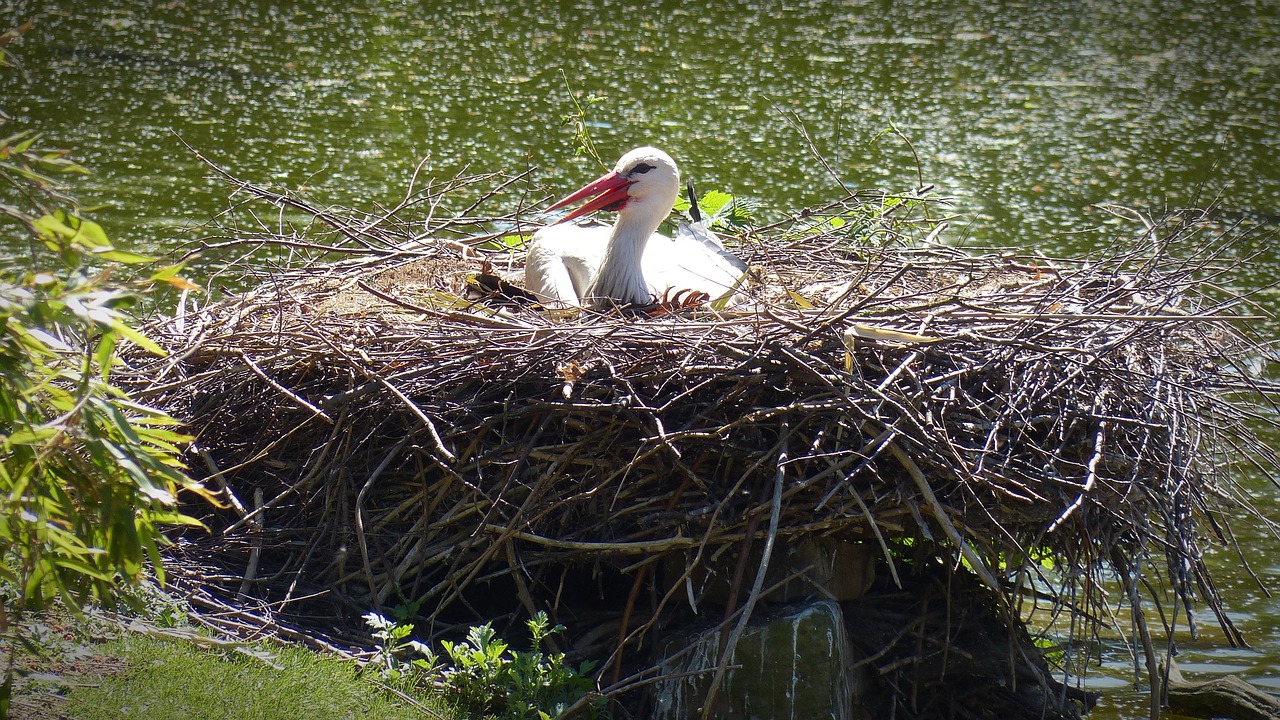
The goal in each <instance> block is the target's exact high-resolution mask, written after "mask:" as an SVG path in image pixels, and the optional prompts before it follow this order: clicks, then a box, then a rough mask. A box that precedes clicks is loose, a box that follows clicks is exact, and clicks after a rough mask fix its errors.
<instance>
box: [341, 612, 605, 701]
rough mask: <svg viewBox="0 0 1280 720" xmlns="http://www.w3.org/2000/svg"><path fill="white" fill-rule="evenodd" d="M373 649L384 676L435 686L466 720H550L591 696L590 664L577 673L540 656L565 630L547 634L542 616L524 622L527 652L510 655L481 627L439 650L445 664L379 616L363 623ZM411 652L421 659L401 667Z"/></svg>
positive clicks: (559, 656) (559, 657) (553, 657)
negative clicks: (370, 631)
mask: <svg viewBox="0 0 1280 720" xmlns="http://www.w3.org/2000/svg"><path fill="white" fill-rule="evenodd" d="M364 618H365V622H366V623H368V625H369V627H370V628H372V629H373V637H374V639H375V640H376V641H377V647H378V660H379V664H380V665H381V666H382V667H383V673H384V676H389V677H396V678H402V677H405V676H408V675H415V674H416V675H417V676H418V677H419V678H421V679H423V680H425V681H426V682H429V683H431V684H435V685H438V686H439V688H440V690H441V692H442V693H443V694H444V696H445V697H446V698H447V699H448V700H449V701H450V702H451V703H453V705H454V706H455V707H457V709H458V710H459V711H460V712H462V713H463V714H465V715H466V716H468V717H483V716H492V717H496V718H501V719H502V720H551V719H552V718H556V717H559V716H561V715H562V714H563V713H564V712H565V711H566V710H567V709H568V708H569V707H570V706H572V705H574V704H575V703H577V702H578V701H579V700H580V699H581V698H583V697H586V696H588V695H590V694H592V693H594V692H595V684H594V683H593V682H592V680H591V678H590V677H589V673H590V672H591V670H592V669H593V668H594V667H595V663H592V662H589V661H588V662H584V663H582V664H581V665H579V666H578V667H577V668H574V667H573V666H572V665H569V664H566V663H565V658H564V653H550V654H548V653H544V652H543V650H542V644H543V642H545V641H546V639H547V638H548V637H549V636H551V635H552V634H554V633H557V632H561V631H563V630H564V626H563V625H556V626H555V627H552V626H551V624H550V621H549V620H548V619H547V614H546V613H545V612H539V613H538V614H536V615H534V616H533V617H532V618H530V619H529V620H528V621H527V623H526V624H527V626H528V628H529V635H530V640H531V649H530V650H529V651H528V652H523V651H520V650H513V649H511V647H510V646H509V645H508V644H507V643H506V642H505V641H503V640H502V639H501V638H499V637H498V636H497V633H495V632H494V630H493V627H492V626H491V625H490V624H488V623H486V624H484V625H480V626H477V627H472V628H471V629H470V631H469V632H468V633H467V637H466V639H465V640H462V641H459V642H456V643H455V642H449V641H447V640H445V641H442V642H441V643H440V645H441V647H443V648H444V652H445V655H446V656H447V657H448V662H442V661H441V658H440V656H438V655H437V654H436V653H434V652H433V651H432V650H431V649H430V648H429V647H427V646H425V645H423V644H422V643H419V642H416V641H414V640H410V639H409V635H410V634H411V633H412V632H413V626H412V625H409V624H406V623H403V622H395V621H391V620H388V619H387V618H384V617H382V616H381V615H378V614H377V613H369V614H368V615H365V616H364ZM407 651H413V652H415V653H417V654H418V655H421V656H422V657H420V658H416V659H413V660H408V661H406V660H405V659H404V657H403V656H404V655H406V654H407ZM603 706H604V701H603V698H596V699H594V700H592V701H591V702H589V703H587V704H586V707H585V709H584V710H583V711H582V717H587V718H594V717H600V716H601V714H602V711H603Z"/></svg>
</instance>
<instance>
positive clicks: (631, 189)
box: [547, 147, 680, 222]
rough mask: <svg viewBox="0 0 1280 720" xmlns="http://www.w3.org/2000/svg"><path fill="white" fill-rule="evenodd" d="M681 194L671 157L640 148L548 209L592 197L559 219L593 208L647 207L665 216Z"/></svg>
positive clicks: (563, 219)
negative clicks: (610, 169)
mask: <svg viewBox="0 0 1280 720" xmlns="http://www.w3.org/2000/svg"><path fill="white" fill-rule="evenodd" d="M679 193H680V171H679V170H678V169H677V168H676V161H675V160H672V159H671V156H670V155H668V154H666V153H664V152H662V151H661V150H659V149H657V148H652V147H641V148H636V149H635V150H632V151H631V152H629V153H627V154H626V155H623V156H622V158H621V159H619V160H618V164H617V165H614V166H613V170H612V171H610V172H607V173H605V174H604V175H602V176H600V177H599V178H597V179H596V180H594V181H592V182H590V183H588V184H586V185H584V186H583V187H582V188H580V189H579V190H578V191H576V192H574V193H573V194H572V195H569V196H568V197H566V198H565V199H563V200H561V201H559V202H557V203H556V204H555V205H552V206H551V207H549V208H547V210H549V211H550V210H558V209H560V208H562V207H565V206H566V205H571V204H573V203H575V202H577V201H579V200H582V199H584V198H588V197H590V198H594V199H592V200H590V201H589V202H586V203H584V204H583V205H582V206H581V207H579V208H577V209H576V210H573V211H572V212H570V213H569V214H568V215H565V216H564V217H563V218H561V219H560V220H559V221H558V222H565V221H566V220H572V219H574V218H577V217H581V216H583V215H586V214H587V213H590V212H595V211H596V210H608V211H612V212H624V211H628V212H636V211H637V210H642V209H643V210H647V211H649V212H651V213H653V214H654V215H660V216H661V217H663V218H665V217H666V216H667V214H668V213H670V212H671V208H672V206H674V205H675V202H676V196H677V195H679Z"/></svg>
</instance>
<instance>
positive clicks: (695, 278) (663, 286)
mask: <svg viewBox="0 0 1280 720" xmlns="http://www.w3.org/2000/svg"><path fill="white" fill-rule="evenodd" d="M642 265H643V268H644V276H645V279H646V280H647V281H648V282H649V287H650V289H651V290H652V291H653V294H654V295H655V296H657V297H662V295H663V294H664V293H666V292H667V291H668V290H677V291H678V290H698V291H701V292H705V293H706V294H708V295H710V296H711V298H712V299H713V300H716V299H719V298H721V297H724V296H726V295H728V294H730V293H731V292H732V291H733V290H734V288H735V287H736V286H737V285H738V282H739V280H740V279H741V278H742V276H743V274H745V273H746V272H747V264H746V263H745V262H743V261H742V260H741V259H740V258H738V257H737V256H736V255H734V254H733V253H731V252H729V251H728V250H726V249H725V247H724V243H723V242H721V240H720V238H718V237H716V234H715V233H713V232H711V231H710V230H708V229H707V228H706V227H705V226H704V225H702V223H685V222H681V223H680V226H679V229H678V230H677V232H676V237H675V239H674V240H673V239H670V238H667V237H664V236H661V235H655V236H653V237H652V238H650V240H649V244H648V246H647V247H646V248H645V253H644V259H643V260H642Z"/></svg>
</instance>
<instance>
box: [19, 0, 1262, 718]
mask: <svg viewBox="0 0 1280 720" xmlns="http://www.w3.org/2000/svg"><path fill="white" fill-rule="evenodd" d="M635 5H639V4H635ZM790 5H794V7H791V6H790ZM26 19H33V20H34V21H35V27H34V28H33V29H32V30H31V31H30V32H29V33H28V35H27V36H26V37H25V38H24V39H23V40H22V41H20V42H19V43H17V45H16V48H15V49H16V50H17V52H18V53H19V55H20V58H21V60H22V67H21V69H20V71H18V72H10V73H8V74H7V75H6V76H5V77H6V80H5V85H4V90H3V94H2V95H0V107H4V109H6V110H7V111H8V112H10V113H11V114H12V115H14V117H15V122H14V124H16V125H19V126H27V125H30V126H34V127H38V128H41V129H43V130H44V131H46V132H47V134H48V136H49V137H50V138H52V139H54V140H55V141H56V142H57V143H59V144H61V145H64V146H66V147H69V148H71V149H72V150H73V152H74V155H75V157H76V158H78V159H79V160H81V161H82V162H83V163H84V164H86V165H87V166H89V167H91V168H92V169H93V170H94V174H93V175H91V176H89V177H88V178H85V179H83V180H79V181H77V182H76V185H75V191H76V193H77V194H78V195H79V196H80V197H81V198H82V199H83V200H84V201H85V203H86V204H90V205H92V204H98V203H106V207H105V208H103V209H102V210H100V211H98V212H97V213H96V215H95V217H96V218H97V219H99V220H101V221H102V222H103V223H104V224H105V225H106V226H107V229H108V232H109V233H110V234H111V235H112V236H113V237H115V238H117V239H119V240H121V241H122V242H123V244H126V245H129V246H131V247H133V248H139V249H144V250H163V249H165V248H168V247H171V246H172V244H173V242H174V238H175V237H176V236H178V231H179V230H180V229H181V228H184V227H189V226H192V225H197V224H200V223H202V222H204V221H206V220H207V219H208V218H209V217H211V216H212V215H214V214H215V213H217V212H218V211H219V210H221V209H222V208H224V207H225V206H226V197H227V192H228V191H227V187H226V186H225V185H224V184H223V183H222V182H221V181H219V180H216V179H212V178H210V177H209V172H208V170H207V168H205V167H204V166H203V165H202V164H201V163H200V162H199V161H198V160H197V159H196V158H195V157H194V156H193V155H192V153H191V152H190V151H188V150H187V149H186V148H185V147H184V145H183V143H184V142H185V143H188V144H190V145H191V146H192V147H194V148H196V149H197V150H199V151H200V152H202V153H204V154H205V155H207V156H209V157H210V158H211V159H213V160H214V161H216V162H218V163H219V164H221V165H222V166H223V167H225V168H227V169H228V170H230V171H231V172H232V173H233V174H235V175H237V176H238V177H241V178H244V179H246V180H252V181H255V182H260V183H267V184H273V185H277V186H280V187H287V188H298V187H303V186H306V187H309V188H310V192H311V193H312V195H313V196H314V197H316V198H319V199H322V200H323V201H325V202H329V203H336V204H340V205H345V206H351V207H359V208H371V207H373V206H374V204H375V203H379V204H384V205H385V204H388V203H394V202H395V201H396V200H397V199H399V197H400V196H402V194H403V192H404V189H405V187H406V186H407V185H408V183H409V179H410V177H411V176H412V175H413V173H414V171H415V168H416V166H417V165H418V163H419V161H421V160H422V159H423V158H424V157H425V158H428V162H427V164H426V166H425V169H424V170H423V173H424V174H425V175H429V176H435V177H440V178H443V177H448V176H452V175H455V174H458V173H464V172H489V171H520V170H523V169H525V168H527V167H530V166H534V167H536V168H537V169H536V170H535V172H534V173H533V175H532V178H533V182H534V186H535V188H536V189H537V190H538V191H539V192H541V193H545V194H548V195H550V194H557V193H562V192H563V191H564V190H567V189H571V188H572V187H577V184H578V183H580V182H581V181H583V180H585V179H587V178H589V177H594V176H595V175H596V174H598V168H597V167H596V166H595V165H594V164H593V163H592V162H591V161H590V160H588V159H586V158H584V157H578V156H575V147H576V143H575V138H574V133H573V131H572V128H571V127H569V126H567V125H566V124H565V122H564V118H565V117H566V116H569V115H572V114H574V113H575V112H577V111H578V110H579V109H580V110H581V111H582V112H583V113H584V117H585V120H586V121H587V128H588V129H589V132H590V134H591V136H592V138H593V139H594V142H595V144H596V145H597V147H598V148H599V149H600V153H601V155H603V156H604V157H605V158H606V159H607V160H608V161H609V162H612V158H614V157H616V156H617V155H619V154H621V152H623V151H625V150H627V149H630V148H631V147H634V146H637V145H640V144H654V145H659V146H661V147H663V148H664V149H666V150H667V151H669V152H670V153H671V154H672V155H673V156H674V157H676V158H677V160H678V161H679V162H680V163H681V167H682V170H683V171H684V173H685V175H686V176H689V177H691V178H693V179H694V180H696V182H697V183H698V185H699V187H701V188H703V189H712V188H716V189H723V190H727V191H729V192H732V193H735V194H737V195H739V196H742V197H749V198H754V199H757V200H759V201H760V202H761V203H762V205H763V207H764V210H763V213H764V214H765V215H766V216H768V215H770V214H775V215H781V214H783V213H786V212H789V211H791V210H794V209H797V208H800V207H805V206H816V205H820V204H822V203H824V202H825V201H828V200H831V199H834V198H836V197H839V196H840V195H841V194H842V191H841V190H840V185H841V183H843V184H844V185H846V186H848V187H854V188H878V189H885V190H891V191H903V190H909V189H912V188H914V187H915V186H916V184H917V182H918V181H917V177H918V176H919V177H922V178H923V179H924V181H925V182H926V183H931V184H934V185H936V187H937V191H938V192H939V193H941V194H943V195H946V196H950V197H952V198H953V199H954V203H955V207H956V210H957V211H958V212H960V213H962V214H963V216H964V217H965V218H966V221H965V222H964V223H963V224H958V225H956V226H953V227H952V229H951V230H950V237H948V238H946V239H947V240H948V241H949V242H952V243H957V244H959V243H970V244H976V245H1000V246H1012V247H1016V248H1021V249H1024V250H1028V251H1031V250H1039V251H1042V252H1045V253H1046V254H1049V255H1068V254H1070V255H1078V254H1083V253H1089V252H1092V251H1096V250H1099V249H1103V248H1105V247H1107V246H1108V245H1109V244H1110V243H1112V242H1113V241H1114V240H1115V239H1116V238H1117V237H1120V236H1122V235H1125V234H1128V233H1132V232H1133V231H1134V230H1135V228H1134V227H1133V226H1131V225H1125V224H1121V223H1119V222H1118V221H1117V220H1116V219H1115V218H1114V217H1113V216H1112V215H1111V214H1108V213H1106V212H1104V211H1102V210H1101V209H1100V208H1101V207H1102V206H1104V205H1106V204H1108V203H1116V204H1120V205H1124V206H1129V207H1133V208H1137V209H1139V210H1141V211H1144V212H1147V213H1150V214H1152V215H1156V216H1158V215H1160V214H1161V213H1162V212H1163V211H1164V210H1165V209H1167V208H1177V207H1184V206H1189V205H1201V206H1202V205H1206V204H1208V203H1210V202H1217V203H1218V207H1219V208H1220V209H1221V210H1222V211H1223V217H1224V218H1226V219H1228V220H1244V221H1245V222H1246V223H1250V224H1257V225H1259V226H1260V227H1262V229H1263V230H1266V229H1267V226H1268V225H1274V224H1275V223H1277V222H1280V161H1278V160H1280V159H1278V158H1277V148H1278V147H1280V4H1277V3H1275V2H1272V1H1267V0H1259V1H1258V2H1208V1H1204V2H1195V1H1183V2H1170V1H1169V0H1132V1H1124V0H1093V1H1091V2H1078V1H1060V2H1047V3H1046V2H1026V3H1018V2H937V1H936V0H934V1H930V2H921V1H916V0H898V1H895V2H889V1H888V0H881V1H872V0H847V1H845V2H820V1H817V0H813V1H811V2H801V3H793V4H789V6H786V7H784V6H783V5H782V4H781V3H776V2H760V3H742V2H734V1H732V0H729V1H726V2H719V3H696V4H692V5H685V4H682V3H676V2H663V3H660V4H656V5H649V6H639V7H633V6H632V4H628V3H625V2H620V1H600V2H588V1H587V0H578V1H576V2H570V1H564V0H562V1H560V2H545V3H537V4H522V5H521V6H520V7H515V6H508V5H506V4H504V3H499V2H487V1H481V0H469V1H464V2H457V3H431V2H393V1H391V0H386V1H385V2H336V1H334V0H305V1H303V2H293V3H276V2H269V1H267V0H228V1H227V2H223V3H202V2H195V1H194V0H171V1H169V2H162V1H156V0H153V1H151V2H144V1H142V0H132V1H127V0H94V1H93V2H88V1H73V0H48V1H45V2H34V1H30V2H23V1H21V0H19V1H18V2H16V3H15V2H9V3H7V4H6V5H5V6H4V7H3V10H0V23H2V24H3V25H4V27H5V28H7V27H13V26H16V25H17V24H18V23H20V22H21V21H23V20H26ZM817 156H820V157H821V158H822V161H819V160H818V159H817ZM828 168H829V169H828ZM461 200H462V199H460V202H461ZM12 242H13V241H12V240H4V239H3V236H0V243H12ZM6 247H7V248H9V249H10V250H13V249H16V246H13V245H3V244H0V250H3V249H4V248H6ZM1277 277H1280V251H1278V250H1277V248H1276V246H1275V243H1274V241H1273V242H1272V244H1271V245H1270V247H1268V248H1264V250H1263V252H1262V253H1261V254H1260V255H1259V256H1258V257H1257V258H1256V259H1255V260H1253V261H1252V262H1251V264H1250V265H1249V266H1248V267H1246V268H1243V269H1242V271H1241V272H1239V273H1237V282H1238V288H1237V289H1243V290H1249V291H1254V292H1257V293H1259V294H1258V295H1257V297H1258V299H1259V302H1260V303H1262V304H1263V305H1270V306H1271V307H1274V305H1275V298H1276V296H1277V295H1276V291H1275V282H1276V278H1277ZM1259 331H1260V332H1261V333H1263V334H1264V335H1266V336H1271V337H1275V336H1276V335H1277V327H1276V325H1275V324H1274V323H1273V324H1270V325H1266V326H1260V328H1259ZM1245 482H1246V483H1248V484H1249V488H1250V491H1251V492H1252V493H1253V494H1254V495H1255V497H1256V502H1257V504H1258V506H1259V507H1260V508H1262V509H1263V511H1264V512H1267V513H1268V514H1270V515H1272V516H1276V515H1277V514H1278V511H1280V503H1278V502H1277V500H1276V492H1275V490H1274V489H1273V488H1272V487H1271V486H1269V485H1267V484H1266V483H1265V482H1264V481H1263V480H1261V479H1259V478H1245ZM1240 533H1241V535H1242V540H1243V541H1244V543H1245V545H1246V547H1247V548H1248V550H1249V557H1250V559H1251V561H1252V562H1253V563H1254V568H1255V570H1256V571H1257V572H1258V573H1259V574H1260V575H1261V576H1262V577H1263V579H1264V580H1269V581H1270V582H1271V584H1272V585H1275V586H1277V587H1280V583H1278V582H1277V579H1280V560H1278V559H1277V558H1280V552H1277V550H1280V541H1277V540H1276V539H1275V538H1273V537H1271V536H1270V535H1268V534H1266V533H1265V532H1264V531H1263V530H1262V529H1261V528H1251V527H1241V528H1240ZM1219 555H1221V557H1218V558H1215V563H1216V564H1217V565H1219V566H1221V567H1222V568H1223V570H1222V577H1221V586H1222V590H1223V594H1224V595H1225V596H1226V597H1227V604H1228V606H1229V607H1231V608H1232V609H1233V618H1234V619H1235V620H1236V622H1237V623H1239V624H1240V625H1241V626H1242V627H1243V628H1244V630H1245V632H1246V634H1247V636H1248V637H1249V638H1250V639H1251V640H1252V642H1253V643H1254V647H1253V648H1252V649H1249V650H1229V649H1227V648H1225V647H1224V645H1223V643H1222V642H1221V638H1220V637H1218V636H1217V635H1216V634H1214V633H1211V632H1206V634H1205V636H1204V637H1203V639H1202V640H1200V641H1197V642H1191V641H1189V640H1187V641H1184V642H1183V643H1182V648H1183V655H1182V661H1183V663H1184V667H1186V668H1187V669H1189V670H1192V671H1197V672H1204V673H1218V672H1239V673H1240V674H1242V675H1245V676H1247V677H1249V678H1251V679H1253V680H1255V681H1257V682H1259V683H1262V684H1264V685H1267V686H1268V687H1270V688H1271V689H1274V690H1277V691H1280V639H1278V638H1280V633H1278V632H1277V630H1280V628H1278V627H1277V625H1280V599H1275V598H1268V597H1266V595H1265V594H1263V593H1261V592H1260V591H1258V590H1257V588H1256V586H1255V585H1254V584H1253V582H1252V580H1250V579H1249V577H1248V575H1247V574H1246V573H1244V572H1241V571H1237V570H1235V569H1233V568H1234V564H1235V559H1234V554H1233V553H1232V552H1229V551H1224V552H1221V553H1219ZM1112 650H1113V651H1114V652H1111V653H1108V654H1107V656H1106V657H1105V662H1104V666H1103V667H1102V668H1101V670H1100V672H1098V673H1097V676H1096V677H1094V678H1092V679H1091V682H1092V683H1093V684H1095V685H1096V686H1099V687H1114V686H1127V685H1128V684H1129V676H1128V675H1126V672H1127V663H1128V661H1127V659H1126V657H1125V654H1124V652H1123V649H1122V648H1120V647H1119V646H1117V647H1116V648H1113V649H1112ZM1109 702H1111V703H1112V705H1111V707H1110V708H1108V709H1104V710H1103V711H1102V712H1101V713H1099V714H1098V716H1102V717H1127V716H1128V715H1130V714H1137V713H1140V712H1141V709H1140V707H1141V706H1140V704H1136V703H1135V704H1134V705H1133V706H1125V705H1123V704H1121V705H1116V701H1115V700H1111V701H1109Z"/></svg>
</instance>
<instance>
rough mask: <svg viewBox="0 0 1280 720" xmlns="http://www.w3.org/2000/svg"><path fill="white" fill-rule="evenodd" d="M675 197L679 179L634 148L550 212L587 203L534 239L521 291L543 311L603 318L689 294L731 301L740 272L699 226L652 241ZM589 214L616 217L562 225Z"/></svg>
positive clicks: (661, 161) (657, 156) (664, 162)
mask: <svg viewBox="0 0 1280 720" xmlns="http://www.w3.org/2000/svg"><path fill="white" fill-rule="evenodd" d="M679 193H680V171H679V170H678V169H676V163H675V161H674V160H672V159H671V156H669V155H667V154H666V153H664V152H662V151H661V150H658V149H657V148H651V147H642V148H636V149H635V150H632V151H631V152H629V153H627V154H626V155H623V156H622V159H620V160H618V164H617V165H615V166H614V168H613V170H612V171H611V172H609V173H606V174H605V175H603V176H601V177H600V178H599V179H597V180H595V181H594V182H591V183H589V184H587V185H586V186H584V187H582V188H581V189H580V190H578V191H577V192H575V193H573V194H571V195H569V196H568V197H566V198H565V199H563V200H561V201H560V202H557V203H556V204H554V205H552V206H551V207H550V208H548V210H549V211H550V210H557V209H559V208H562V207H564V206H566V205H569V204H571V203H574V202H577V201H579V200H582V199H584V198H594V199H592V200H590V201H589V202H587V203H585V204H583V205H582V206H581V207H579V208H578V209H576V210H574V211H572V212H570V213H569V214H568V215H566V216H565V217H564V218H562V219H561V220H559V221H558V222H557V223H556V224H554V225H551V226H549V227H545V228H543V229H541V230H539V231H538V232H537V233H535V234H534V236H533V243H532V244H531V246H530V247H529V254H528V259H527V260H526V263H525V271H524V281H525V287H526V288H527V289H528V290H529V291H530V292H532V293H533V294H534V295H536V296H537V297H538V299H539V300H541V301H542V302H543V303H545V304H547V305H549V306H561V307H563V306H571V307H576V306H586V307H589V308H591V309H593V310H607V309H609V308H611V307H621V306H626V305H649V304H651V303H654V302H656V301H658V300H660V299H662V298H664V297H665V296H668V293H670V292H672V291H675V292H679V291H683V290H691V291H696V292H703V293H706V294H707V295H708V296H710V297H711V298H712V299H713V300H714V299H718V298H721V297H724V296H726V295H728V294H730V293H731V292H732V291H733V289H734V287H735V286H736V285H737V284H738V282H739V280H740V278H741V277H742V275H743V274H744V273H745V272H746V271H747V265H746V263H744V262H742V260H740V259H738V258H737V257H735V256H734V255H733V254H732V253H730V252H729V251H727V250H725V248H724V245H723V244H721V242H720V240H719V238H717V237H716V236H715V235H714V234H713V233H711V232H710V231H708V230H707V229H706V228H705V227H702V226H701V224H698V223H695V224H693V225H686V224H684V223H681V226H680V229H679V231H678V232H677V233H676V237H675V239H672V238H669V237H666V236H665V235H658V234H656V231H657V229H658V226H659V225H661V224H662V221H663V220H665V219H666V218H667V216H668V215H670V214H671V209H672V207H674V206H675V202H676V196H677V195H678V194H679ZM595 210H608V211H615V212H617V213H618V221H617V222H616V223H615V224H614V225H613V226H612V227H608V226H595V227H585V226H581V225H562V224H560V223H564V222H565V221H567V220H572V219H574V218H577V217H581V216H582V215H586V214H587V213H590V212H593V211H595Z"/></svg>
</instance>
